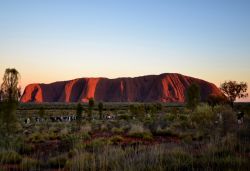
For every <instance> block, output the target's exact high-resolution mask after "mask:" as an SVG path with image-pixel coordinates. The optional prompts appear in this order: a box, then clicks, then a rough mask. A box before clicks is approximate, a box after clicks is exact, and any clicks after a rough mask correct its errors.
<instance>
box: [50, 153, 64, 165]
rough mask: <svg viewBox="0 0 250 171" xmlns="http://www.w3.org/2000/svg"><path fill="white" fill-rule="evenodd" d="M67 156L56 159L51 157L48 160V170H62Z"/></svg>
mask: <svg viewBox="0 0 250 171" xmlns="http://www.w3.org/2000/svg"><path fill="white" fill-rule="evenodd" d="M66 161H67V156H66V155H59V156H56V157H52V158H50V159H49V160H48V165H49V167H50V168H63V167H64V166H65V164H66Z"/></svg>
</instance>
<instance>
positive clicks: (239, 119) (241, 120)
mask: <svg viewBox="0 0 250 171" xmlns="http://www.w3.org/2000/svg"><path fill="white" fill-rule="evenodd" d="M243 119H244V112H242V111H240V112H238V114H237V120H238V124H239V125H240V124H243V121H244V120H243Z"/></svg>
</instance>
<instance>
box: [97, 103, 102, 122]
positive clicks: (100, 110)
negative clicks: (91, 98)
mask: <svg viewBox="0 0 250 171" xmlns="http://www.w3.org/2000/svg"><path fill="white" fill-rule="evenodd" d="M98 110H99V118H100V119H103V103H102V102H99V104H98Z"/></svg>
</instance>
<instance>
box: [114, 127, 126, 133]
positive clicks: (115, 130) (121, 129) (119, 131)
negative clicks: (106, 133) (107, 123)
mask: <svg viewBox="0 0 250 171" xmlns="http://www.w3.org/2000/svg"><path fill="white" fill-rule="evenodd" d="M111 132H112V133H114V134H122V133H123V132H124V130H123V128H117V127H114V128H112V129H111Z"/></svg>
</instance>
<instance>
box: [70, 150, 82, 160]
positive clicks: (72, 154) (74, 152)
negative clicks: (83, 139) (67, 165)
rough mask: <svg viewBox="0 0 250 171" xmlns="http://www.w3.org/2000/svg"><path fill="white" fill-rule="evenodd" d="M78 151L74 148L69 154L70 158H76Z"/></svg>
mask: <svg viewBox="0 0 250 171" xmlns="http://www.w3.org/2000/svg"><path fill="white" fill-rule="evenodd" d="M78 152H79V151H78V149H77V148H74V149H71V150H70V151H69V152H68V158H70V159H71V158H73V157H74V156H76V155H77V154H78Z"/></svg>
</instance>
